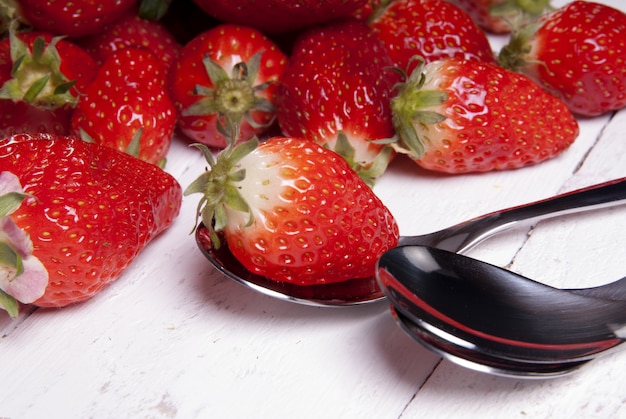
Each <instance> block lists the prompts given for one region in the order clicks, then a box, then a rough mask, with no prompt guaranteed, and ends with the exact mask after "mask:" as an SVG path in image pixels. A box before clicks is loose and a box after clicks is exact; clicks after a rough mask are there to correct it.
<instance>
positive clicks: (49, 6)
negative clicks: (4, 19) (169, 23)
mask: <svg viewBox="0 0 626 419" xmlns="http://www.w3.org/2000/svg"><path fill="white" fill-rule="evenodd" d="M18 2H19V14H20V17H21V20H23V21H25V22H26V23H28V24H29V25H31V26H33V27H35V28H37V29H39V30H43V31H48V32H50V33H54V34H56V35H68V36H73V37H79V36H85V35H91V34H94V33H98V32H99V31H100V30H101V29H102V27H103V26H104V25H106V24H107V23H111V22H113V21H115V20H116V19H118V18H119V17H120V16H122V15H123V14H124V12H126V11H127V10H129V9H130V8H131V7H133V5H134V4H135V3H136V2H137V0H107V1H105V0H99V1H93V0H73V1H67V2H58V1H56V0H19V1H18Z"/></svg>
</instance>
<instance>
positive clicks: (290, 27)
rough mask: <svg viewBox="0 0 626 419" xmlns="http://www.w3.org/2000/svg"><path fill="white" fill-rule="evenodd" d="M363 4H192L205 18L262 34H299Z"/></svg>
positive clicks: (221, 0)
mask: <svg viewBox="0 0 626 419" xmlns="http://www.w3.org/2000/svg"><path fill="white" fill-rule="evenodd" d="M366 1H367V0H326V1H316V0H299V1H297V2H294V1H290V0H194V3H196V4H197V5H198V6H200V7H201V8H202V9H203V10H204V11H205V12H206V13H208V14H209V15H211V16H213V17H215V18H217V19H219V20H221V21H223V22H228V23H235V24H240V25H246V26H251V27H253V28H257V29H259V30H260V31H262V32H263V33H272V34H276V33H285V32H296V31H300V30H302V29H304V28H306V27H308V26H311V25H314V24H320V23H325V22H330V21H331V20H334V19H338V18H342V17H346V16H348V15H350V14H351V13H352V12H353V11H355V10H356V9H358V8H359V7H361V6H363V5H364V4H365V3H366Z"/></svg>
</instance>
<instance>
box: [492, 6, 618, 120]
mask: <svg viewBox="0 0 626 419" xmlns="http://www.w3.org/2000/svg"><path fill="white" fill-rule="evenodd" d="M625 32H626V13H624V12H622V11H620V10H617V9H614V8H612V7H609V6H606V5H603V4H598V3H594V2H590V1H574V2H572V3H569V4H567V5H566V6H564V7H562V8H560V9H558V10H556V11H554V12H552V13H550V14H548V15H545V16H543V17H542V18H541V19H539V21H538V22H536V23H535V24H530V25H528V26H526V27H525V28H523V29H521V30H520V31H519V32H517V33H515V34H514V36H512V38H511V40H510V42H509V44H508V45H507V46H505V47H504V48H503V49H502V50H501V51H500V55H499V60H500V63H501V64H502V65H503V66H504V67H507V68H509V69H512V70H514V71H520V72H522V73H524V74H526V75H528V76H529V77H531V78H533V79H534V80H535V81H536V82H537V83H538V84H540V85H541V86H543V87H544V88H545V89H546V90H548V91H549V92H550V93H552V94H554V95H556V96H558V97H560V98H561V99H562V100H563V101H564V102H565V103H566V104H567V106H568V107H569V108H570V109H571V110H572V112H574V113H576V114H579V115H584V116H594V115H600V114H603V113H606V112H611V111H614V110H617V109H621V108H623V107H624V106H626V38H625V37H624V33H625Z"/></svg>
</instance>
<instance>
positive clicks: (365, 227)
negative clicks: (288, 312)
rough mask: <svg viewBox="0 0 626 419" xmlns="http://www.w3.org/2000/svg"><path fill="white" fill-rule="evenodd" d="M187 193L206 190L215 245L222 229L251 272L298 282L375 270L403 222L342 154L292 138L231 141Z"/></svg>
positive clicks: (204, 211)
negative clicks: (218, 232)
mask: <svg viewBox="0 0 626 419" xmlns="http://www.w3.org/2000/svg"><path fill="white" fill-rule="evenodd" d="M199 147H200V148H201V149H202V150H203V152H204V153H205V156H206V157H207V160H208V161H209V164H210V166H211V169H210V170H209V171H207V172H205V173H203V174H202V175H201V176H200V177H199V178H198V179H197V180H196V181H194V182H193V183H192V184H191V185H189V187H188V188H187V190H186V191H185V194H192V193H201V194H203V196H202V198H201V200H200V203H199V213H200V214H201V216H202V220H203V222H204V224H205V226H207V227H209V230H210V232H211V236H212V240H213V242H214V245H215V246H219V238H218V237H217V235H216V231H223V233H224V236H225V240H226V243H227V244H228V247H229V249H230V251H231V252H232V254H233V255H234V256H235V257H236V258H237V259H238V260H239V261H240V262H241V264H242V265H243V266H245V267H246V268H247V269H248V270H249V271H250V272H253V273H255V274H258V275H262V276H265V277H267V278H269V279H272V280H275V281H280V282H290V283H293V284H298V285H313V284H322V283H330V282H339V281H344V280H348V279H351V278H364V277H369V276H372V275H373V274H374V268H375V265H376V261H377V259H378V258H379V257H380V256H381V255H382V253H384V252H385V251H387V250H388V249H390V248H392V247H394V246H396V244H397V242H398V226H397V224H396V222H395V220H394V218H393V216H392V214H391V213H390V212H389V210H388V209H387V208H386V207H385V206H384V205H383V203H382V202H381V201H380V199H378V197H377V196H376V195H375V194H374V192H373V191H372V190H371V189H370V188H369V187H368V186H367V185H366V184H365V183H364V182H363V181H362V180H361V179H360V178H359V176H358V175H357V174H356V173H355V172H354V171H353V170H351V169H350V166H349V165H348V164H347V162H346V161H345V160H344V159H343V158H342V157H341V156H339V155H338V154H336V153H334V152H333V151H331V150H328V149H326V148H324V147H321V146H320V145H318V144H316V143H314V142H312V141H307V140H302V139H300V138H294V137H272V138H270V139H268V140H267V141H265V142H263V143H262V144H261V145H260V146H258V147H257V141H256V140H250V141H248V142H245V143H242V144H240V145H239V146H237V147H234V148H232V147H230V146H229V147H227V148H226V149H224V150H223V151H222V152H221V153H220V154H219V155H218V156H217V160H214V159H213V157H212V156H211V153H210V151H209V149H208V148H207V147H206V146H204V145H199Z"/></svg>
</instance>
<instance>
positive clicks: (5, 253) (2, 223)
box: [0, 172, 48, 315]
mask: <svg viewBox="0 0 626 419" xmlns="http://www.w3.org/2000/svg"><path fill="white" fill-rule="evenodd" d="M26 196H27V195H25V194H24V191H23V190H22V186H21V185H20V182H19V179H18V178H17V176H15V175H14V174H12V173H10V172H2V173H0V290H1V291H3V292H4V293H5V294H7V295H8V296H9V297H12V298H14V299H15V300H17V301H20V302H22V303H24V304H29V303H32V302H33V301H35V300H37V299H38V298H39V297H41V296H42V295H43V294H44V292H45V290H46V287H47V285H48V271H47V269H46V268H45V266H44V265H43V264H42V263H41V261H40V260H39V259H38V258H37V257H35V256H34V255H33V243H32V241H31V239H30V237H29V235H28V234H27V233H26V232H25V231H23V230H22V229H20V228H19V227H18V226H17V225H16V224H15V222H14V221H13V219H11V217H9V214H11V213H12V212H14V211H15V210H16V209H17V208H19V206H20V204H21V202H22V200H23V199H24V198H25V197H26ZM0 306H1V305H0ZM5 308H6V307H5ZM11 314H12V315H13V314H14V313H11Z"/></svg>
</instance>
